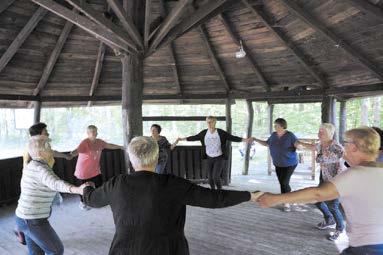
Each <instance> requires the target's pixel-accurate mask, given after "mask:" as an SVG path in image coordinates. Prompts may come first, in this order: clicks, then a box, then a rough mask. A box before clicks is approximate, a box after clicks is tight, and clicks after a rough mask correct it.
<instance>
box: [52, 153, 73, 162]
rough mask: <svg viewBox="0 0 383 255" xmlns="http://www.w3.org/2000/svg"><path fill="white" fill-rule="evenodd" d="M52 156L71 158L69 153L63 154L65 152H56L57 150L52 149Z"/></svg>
mask: <svg viewBox="0 0 383 255" xmlns="http://www.w3.org/2000/svg"><path fill="white" fill-rule="evenodd" d="M53 157H55V158H65V159H66V160H71V159H72V157H71V155H70V154H65V153H62V152H58V151H53Z"/></svg>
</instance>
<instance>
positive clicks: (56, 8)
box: [31, 0, 131, 52]
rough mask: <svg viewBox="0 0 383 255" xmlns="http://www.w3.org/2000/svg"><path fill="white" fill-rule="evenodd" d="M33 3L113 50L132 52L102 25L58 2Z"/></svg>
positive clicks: (43, 0) (41, 1)
mask: <svg viewBox="0 0 383 255" xmlns="http://www.w3.org/2000/svg"><path fill="white" fill-rule="evenodd" d="M31 1H33V2H34V3H36V4H38V5H40V6H42V7H44V8H45V9H47V10H49V11H51V12H53V13H55V14H56V15H58V16H60V17H62V18H64V19H66V20H68V21H70V22H72V23H73V24H75V25H77V26H79V27H80V28H82V29H83V30H85V31H87V32H88V33H90V34H91V35H93V36H94V37H96V38H97V39H98V40H100V41H102V42H104V43H105V44H107V45H108V46H110V47H111V48H112V49H115V48H119V49H122V50H125V51H127V52H131V48H130V47H129V45H127V44H125V43H123V42H121V41H120V40H119V39H118V38H117V37H116V36H115V35H114V34H112V33H110V32H109V31H106V30H105V29H102V28H100V25H98V24H96V23H94V22H93V21H91V20H89V19H88V18H86V17H84V16H81V15H79V14H78V13H74V12H73V11H71V10H70V9H68V8H66V7H64V6H62V5H60V4H58V3H57V2H55V1H52V0H31Z"/></svg>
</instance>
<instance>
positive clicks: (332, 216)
mask: <svg viewBox="0 0 383 255" xmlns="http://www.w3.org/2000/svg"><path fill="white" fill-rule="evenodd" d="M323 182H324V181H323V178H322V173H321V175H320V177H319V184H322V183H323ZM316 206H317V207H318V209H319V210H320V211H321V212H322V213H323V216H324V219H325V220H326V222H327V223H330V222H335V223H336V230H339V231H343V230H344V222H343V214H342V212H341V211H340V202H339V199H334V200H330V201H325V202H319V203H316Z"/></svg>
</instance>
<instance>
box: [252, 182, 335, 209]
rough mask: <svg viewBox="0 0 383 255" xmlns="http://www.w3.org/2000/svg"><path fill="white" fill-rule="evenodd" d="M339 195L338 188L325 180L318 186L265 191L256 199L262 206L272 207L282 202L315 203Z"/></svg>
mask: <svg viewBox="0 0 383 255" xmlns="http://www.w3.org/2000/svg"><path fill="white" fill-rule="evenodd" d="M338 197H339V193H338V190H337V189H336V187H335V185H334V184H333V183H331V182H325V183H323V184H321V185H320V186H319V187H312V188H305V189H301V190H298V191H294V192H290V193H284V194H278V195H277V194H271V193H265V194H264V195H263V196H261V197H260V198H259V199H258V202H259V204H260V205H261V206H262V207H272V206H275V205H278V204H283V203H316V202H322V201H327V200H333V199H336V198H338Z"/></svg>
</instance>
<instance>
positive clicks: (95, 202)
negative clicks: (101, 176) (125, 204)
mask: <svg viewBox="0 0 383 255" xmlns="http://www.w3.org/2000/svg"><path fill="white" fill-rule="evenodd" d="M116 180H117V177H113V178H112V179H110V180H109V181H107V182H106V183H104V184H103V185H102V186H101V187H99V188H97V189H94V188H93V187H86V188H85V189H84V202H85V204H86V205H89V206H91V207H95V208H100V207H104V206H107V205H109V204H110V197H111V193H112V191H113V188H114V186H115V183H116Z"/></svg>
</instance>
